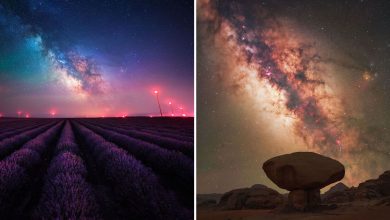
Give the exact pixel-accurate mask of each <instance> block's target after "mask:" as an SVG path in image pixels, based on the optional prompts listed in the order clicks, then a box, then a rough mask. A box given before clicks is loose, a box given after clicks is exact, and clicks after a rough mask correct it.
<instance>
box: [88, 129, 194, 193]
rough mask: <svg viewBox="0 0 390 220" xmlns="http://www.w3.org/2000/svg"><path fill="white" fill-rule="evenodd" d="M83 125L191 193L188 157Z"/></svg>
mask: <svg viewBox="0 0 390 220" xmlns="http://www.w3.org/2000/svg"><path fill="white" fill-rule="evenodd" d="M84 125H85V126H86V127H88V128H89V129H91V130H92V131H94V132H96V133H97V134H99V135H101V136H102V137H104V138H105V139H107V140H108V141H111V142H113V143H115V144H117V145H118V146H120V147H122V148H124V149H126V150H127V151H128V152H129V153H130V154H131V155H134V156H135V157H136V158H137V159H139V160H141V161H142V162H143V163H144V164H145V165H146V166H148V167H151V168H152V169H153V170H154V171H155V172H156V173H158V174H159V175H161V176H166V177H169V178H171V180H172V181H173V182H174V183H175V184H177V185H184V186H189V187H188V188H189V190H190V191H192V189H190V188H192V187H191V186H192V184H193V179H194V177H193V175H194V171H193V170H194V169H193V168H194V165H193V161H192V160H191V159H189V158H188V157H186V156H184V155H183V154H181V153H179V152H175V151H169V150H166V149H163V148H160V147H159V146H156V145H154V144H150V143H147V142H144V141H142V140H138V139H135V138H132V137H128V136H126V135H123V134H119V133H117V132H114V131H110V130H106V129H102V128H100V127H97V126H93V125H90V124H84Z"/></svg>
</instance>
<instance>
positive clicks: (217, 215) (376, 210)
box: [197, 201, 390, 220]
mask: <svg viewBox="0 0 390 220" xmlns="http://www.w3.org/2000/svg"><path fill="white" fill-rule="evenodd" d="M371 202H372V201H371ZM389 217H390V206H371V205H370V204H367V203H366V202H360V203H358V202H354V203H351V204H344V205H339V207H338V208H336V209H333V210H327V211H318V212H304V213H300V212H293V213H282V212H279V211H275V210H229V211H214V210H200V211H198V212H197V219H198V220H301V219H303V220H328V219H329V220H330V219H331V220H366V219H367V220H382V219H383V220H387V219H389Z"/></svg>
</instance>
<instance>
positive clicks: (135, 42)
mask: <svg viewBox="0 0 390 220" xmlns="http://www.w3.org/2000/svg"><path fill="white" fill-rule="evenodd" d="M193 11H194V6H193V1H187V0H183V1H170V0H162V1H157V0H155V1H154V0H150V1H143V0H134V1H127V0H0V114H1V115H3V116H17V114H18V112H19V114H20V116H21V117H24V116H31V117H49V116H51V115H52V114H53V115H55V116H58V117H80V116H89V117H102V116H105V117H108V116H123V115H157V114H159V109H158V105H157V102H156V96H155V94H154V93H153V91H154V90H158V91H159V99H160V102H161V107H162V111H163V113H164V114H165V115H167V114H171V112H172V111H171V107H172V108H173V111H174V113H175V114H183V113H184V114H186V115H193V112H194V111H193V108H194V106H193V102H194V98H193V96H194V94H193V90H194V86H193V84H194V76H193V69H194V55H193V54H194V49H193V48H194V39H193V38H194V30H193V29H194V25H193V23H194V21H193V20H194V19H193V16H194V12H193ZM169 102H171V103H172V106H169V104H168V103H169ZM180 108H182V109H180Z"/></svg>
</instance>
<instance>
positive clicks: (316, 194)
mask: <svg viewBox="0 0 390 220" xmlns="http://www.w3.org/2000/svg"><path fill="white" fill-rule="evenodd" d="M320 203H321V195H320V190H319V189H312V190H302V189H301V190H293V191H291V192H290V193H289V194H288V204H289V205H290V206H291V207H293V208H295V209H297V210H299V211H305V210H308V209H312V208H314V207H316V206H318V205H319V204H320Z"/></svg>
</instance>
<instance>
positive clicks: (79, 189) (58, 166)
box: [34, 122, 100, 219]
mask: <svg viewBox="0 0 390 220" xmlns="http://www.w3.org/2000/svg"><path fill="white" fill-rule="evenodd" d="M78 152H79V149H78V146H77V144H76V141H75V137H74V135H73V132H72V128H71V126H70V124H69V122H67V123H66V124H65V126H64V128H63V130H62V133H61V137H60V140H59V141H58V143H57V145H56V148H55V153H54V154H55V155H56V156H54V157H53V159H52V161H51V162H50V165H49V168H48V170H47V173H46V176H45V182H44V186H43V191H42V196H41V198H40V201H39V203H38V205H37V208H36V210H35V213H34V215H35V217H36V218H37V219H38V218H41V219H42V218H43V219H52V218H55V219H99V218H100V216H99V214H98V213H99V207H98V204H97V202H96V199H95V196H94V193H93V190H92V188H91V186H90V185H89V184H88V182H87V181H86V176H87V169H86V167H85V164H84V161H83V160H82V159H81V157H79V156H78V155H77V153H78Z"/></svg>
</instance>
